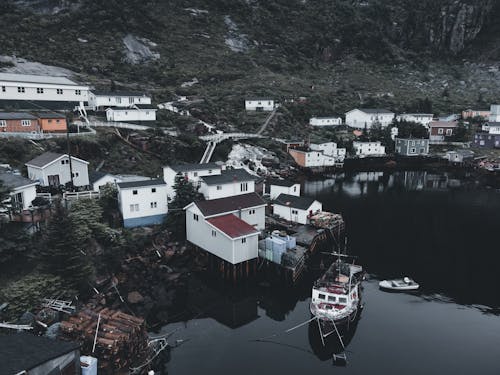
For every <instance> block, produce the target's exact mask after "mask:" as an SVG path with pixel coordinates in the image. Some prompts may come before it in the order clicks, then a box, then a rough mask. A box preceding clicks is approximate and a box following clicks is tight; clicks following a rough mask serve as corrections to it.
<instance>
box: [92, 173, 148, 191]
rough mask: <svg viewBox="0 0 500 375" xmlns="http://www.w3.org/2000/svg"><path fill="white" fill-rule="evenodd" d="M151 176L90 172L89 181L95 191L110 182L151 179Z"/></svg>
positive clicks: (111, 183) (112, 183) (114, 183)
mask: <svg viewBox="0 0 500 375" xmlns="http://www.w3.org/2000/svg"><path fill="white" fill-rule="evenodd" d="M150 179H151V178H150V177H145V176H136V175H128V174H120V175H118V174H111V173H105V172H97V171H94V172H90V173H89V181H90V186H91V188H92V190H93V191H99V190H100V189H101V188H102V187H103V186H105V185H107V184H110V185H115V186H116V184H117V183H119V182H132V181H144V180H150Z"/></svg>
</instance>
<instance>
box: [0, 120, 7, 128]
mask: <svg viewBox="0 0 500 375" xmlns="http://www.w3.org/2000/svg"><path fill="white" fill-rule="evenodd" d="M6 126H7V121H5V120H0V128H5V127H6Z"/></svg>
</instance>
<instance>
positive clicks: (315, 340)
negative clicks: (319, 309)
mask: <svg viewBox="0 0 500 375" xmlns="http://www.w3.org/2000/svg"><path fill="white" fill-rule="evenodd" d="M362 311H363V309H359V310H358V315H357V316H356V319H354V320H353V321H352V322H350V323H348V324H344V325H341V326H339V327H338V331H339V334H340V337H341V338H342V340H340V339H339V337H338V336H337V334H336V333H335V332H333V334H331V335H329V336H328V337H326V338H325V339H324V344H323V340H322V339H321V333H320V330H319V328H318V321H317V320H313V321H311V322H310V323H309V327H308V331H309V332H308V336H309V345H310V346H311V350H312V352H313V353H314V355H315V356H316V357H317V358H318V359H319V360H320V361H332V363H333V365H335V366H345V365H347V363H348V360H349V343H350V342H351V340H352V339H353V337H354V335H355V333H356V330H357V328H358V323H359V321H360V320H361V312H362ZM344 348H345V349H344Z"/></svg>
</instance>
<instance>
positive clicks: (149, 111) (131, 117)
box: [106, 105, 157, 122]
mask: <svg viewBox="0 0 500 375" xmlns="http://www.w3.org/2000/svg"><path fill="white" fill-rule="evenodd" d="M156 111H157V109H155V108H152V106H151V105H134V106H132V107H128V108H119V107H113V108H108V109H106V119H107V120H108V121H112V122H127V121H156Z"/></svg>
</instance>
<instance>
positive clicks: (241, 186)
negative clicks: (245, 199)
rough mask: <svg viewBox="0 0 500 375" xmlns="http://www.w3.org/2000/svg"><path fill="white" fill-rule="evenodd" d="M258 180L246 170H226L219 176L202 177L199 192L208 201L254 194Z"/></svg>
mask: <svg viewBox="0 0 500 375" xmlns="http://www.w3.org/2000/svg"><path fill="white" fill-rule="evenodd" d="M257 179H258V177H257V176H254V175H251V174H250V173H248V172H247V171H246V170H245V169H226V170H225V171H222V173H221V174H219V175H212V176H203V177H201V180H200V190H199V192H200V193H202V194H203V196H204V197H205V199H207V200H210V199H218V198H225V197H230V196H233V195H241V194H247V193H253V192H254V191H255V180H257Z"/></svg>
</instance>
